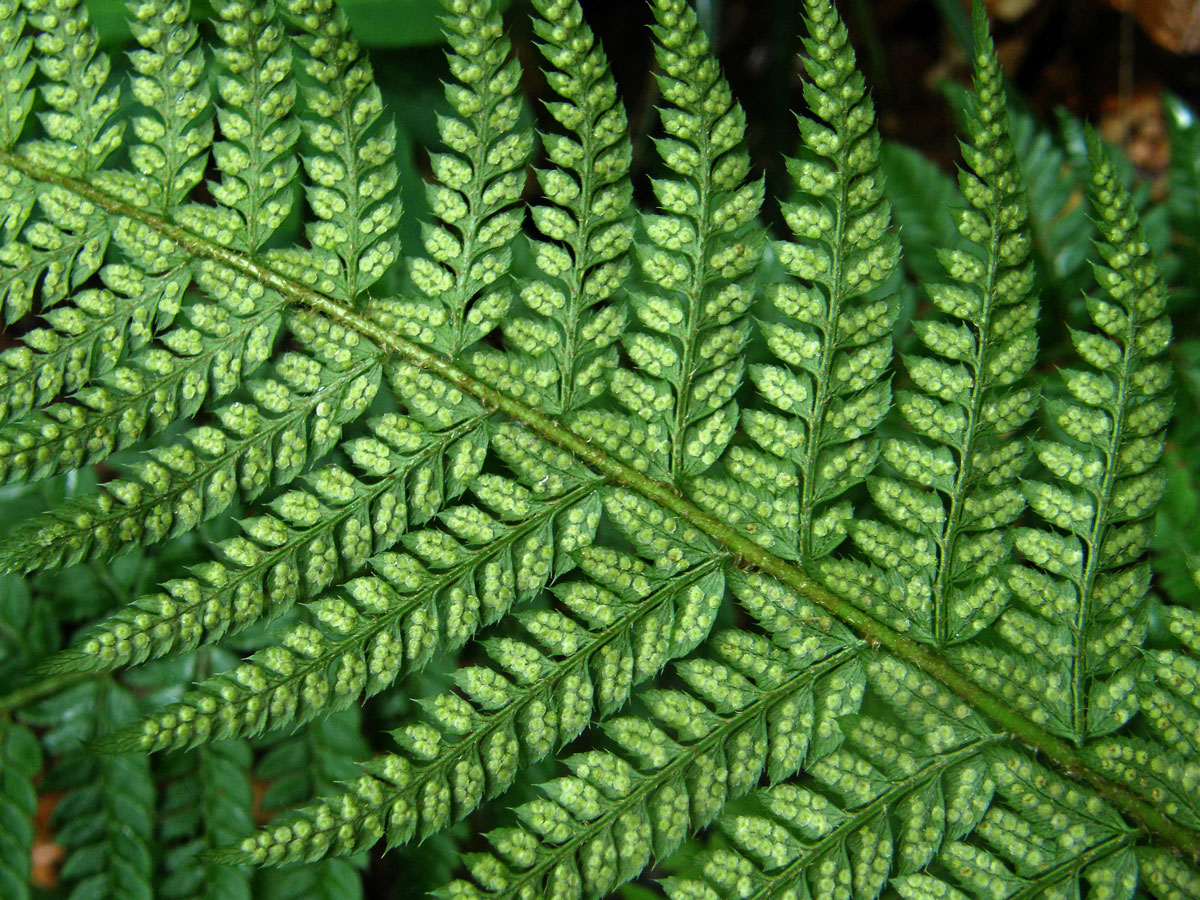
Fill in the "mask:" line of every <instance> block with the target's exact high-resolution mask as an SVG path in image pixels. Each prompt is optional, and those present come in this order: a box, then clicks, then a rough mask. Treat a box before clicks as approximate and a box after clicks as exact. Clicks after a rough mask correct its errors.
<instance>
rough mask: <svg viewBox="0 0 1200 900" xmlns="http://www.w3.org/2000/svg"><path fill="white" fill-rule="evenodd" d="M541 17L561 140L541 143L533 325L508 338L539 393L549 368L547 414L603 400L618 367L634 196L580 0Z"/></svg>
mask: <svg viewBox="0 0 1200 900" xmlns="http://www.w3.org/2000/svg"><path fill="white" fill-rule="evenodd" d="M537 9H538V17H537V18H535V19H534V29H535V30H536V32H537V34H538V36H539V37H541V38H542V41H543V43H541V44H540V45H539V49H540V50H541V52H542V56H543V57H545V59H546V61H547V63H549V64H550V66H551V67H552V68H551V69H550V70H549V71H548V72H547V80H548V81H549V82H550V84H551V86H552V87H553V88H554V89H555V91H556V92H557V93H558V95H559V97H560V98H561V99H560V100H558V101H556V102H553V103H550V104H548V105H547V109H548V110H549V111H550V114H551V115H552V116H553V117H554V120H555V121H556V122H557V123H558V125H559V127H560V128H561V129H562V132H564V133H547V134H544V135H543V139H542V143H543V145H544V146H545V148H546V153H547V156H548V158H549V162H550V165H549V166H547V167H546V168H545V169H542V170H540V171H539V172H538V181H539V182H540V184H541V186H542V191H543V193H544V196H545V198H546V199H545V202H544V203H542V204H540V205H537V206H534V207H533V209H532V217H533V221H534V224H535V225H536V226H537V228H538V230H539V232H540V233H541V235H542V239H539V240H536V241H533V242H532V244H531V246H532V250H533V259H534V262H535V264H536V265H537V267H538V270H539V275H540V277H539V278H537V279H531V280H530V281H528V282H527V283H525V284H524V285H523V286H522V287H521V291H520V298H521V302H522V303H523V305H524V306H525V307H526V308H527V309H528V310H529V312H530V313H532V314H533V317H525V316H522V317H513V318H510V319H509V320H508V321H506V322H505V325H504V335H505V340H506V342H507V344H508V345H509V346H510V347H512V348H514V349H516V350H517V351H519V352H520V353H522V354H524V355H526V356H529V357H532V359H531V361H530V364H528V365H526V366H525V369H526V370H527V371H528V372H530V373H533V374H534V377H535V384H536V380H537V378H538V377H539V376H540V375H541V372H542V368H543V367H542V366H540V365H538V364H537V362H536V361H537V360H541V359H545V358H547V357H548V358H549V360H550V361H551V362H550V365H551V368H552V369H553V370H555V372H556V375H557V379H556V380H557V387H556V390H557V395H556V396H552V397H551V398H550V402H549V407H548V408H549V409H550V411H552V412H555V413H564V412H569V411H571V410H573V409H575V408H576V407H578V406H581V405H583V404H585V403H587V402H588V401H590V400H593V399H595V398H596V397H598V396H600V394H601V393H602V392H603V390H604V373H605V372H606V371H607V370H610V369H612V367H613V366H614V365H615V364H616V347H615V343H614V342H615V341H616V339H617V337H618V335H620V333H621V332H622V331H624V329H625V324H626V321H625V320H626V317H627V313H626V311H625V306H624V304H623V303H621V302H620V301H619V300H618V299H617V295H618V293H619V291H620V289H621V286H622V285H623V283H624V282H625V280H626V278H627V277H628V275H629V271H630V269H631V262H630V260H629V254H628V251H629V248H630V245H631V244H632V242H633V223H632V220H631V216H630V205H631V203H632V195H633V186H632V184H631V183H630V179H629V164H630V144H629V135H628V125H627V122H626V118H625V108H624V106H623V105H622V103H621V101H620V100H619V99H618V97H617V86H616V83H615V82H614V81H613V78H612V75H611V73H610V72H609V69H608V61H607V60H606V59H605V56H604V51H603V49H602V48H601V47H600V46H599V43H598V42H597V41H596V39H595V37H594V36H593V35H592V32H591V30H590V29H589V28H588V26H587V25H586V24H585V23H584V21H583V14H582V12H581V11H580V8H579V5H578V4H577V3H575V2H573V0H544V2H541V3H539V4H538V6H537ZM535 317H536V318H535Z"/></svg>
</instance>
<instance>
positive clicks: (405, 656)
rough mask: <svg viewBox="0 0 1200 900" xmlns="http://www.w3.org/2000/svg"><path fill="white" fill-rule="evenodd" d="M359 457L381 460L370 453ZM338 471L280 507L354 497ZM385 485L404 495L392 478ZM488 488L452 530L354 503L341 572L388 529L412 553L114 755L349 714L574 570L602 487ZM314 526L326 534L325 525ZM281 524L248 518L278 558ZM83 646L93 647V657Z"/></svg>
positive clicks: (507, 440)
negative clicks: (373, 516) (406, 523)
mask: <svg viewBox="0 0 1200 900" xmlns="http://www.w3.org/2000/svg"><path fill="white" fill-rule="evenodd" d="M493 441H494V442H495V443H496V445H497V447H499V448H501V449H500V452H501V453H504V451H505V449H507V450H509V451H510V452H511V453H512V454H513V455H514V456H521V455H524V454H528V453H529V447H528V445H525V446H522V443H521V441H520V439H519V438H514V436H512V435H511V434H509V433H506V432H505V431H503V430H500V431H498V432H497V433H496V434H495V435H494V436H493ZM467 447H468V454H469V455H472V456H474V460H472V462H468V464H467V465H468V466H472V465H473V464H475V465H477V463H478V462H480V461H481V460H482V454H474V453H473V450H474V448H473V447H471V445H469V444H468V445H467ZM362 452H363V453H364V454H371V453H373V452H379V451H378V450H377V449H376V448H375V447H374V446H369V447H365V448H362ZM477 471H478V470H477V468H475V469H474V470H473V471H468V472H467V473H466V474H467V475H468V476H474V475H475V474H477ZM338 472H340V470H324V471H322V472H321V473H318V475H317V476H316V477H315V478H314V479H313V486H314V494H313V495H300V496H296V495H292V496H289V495H284V497H283V498H281V503H280V505H279V507H277V508H279V509H281V510H282V509H283V508H289V509H290V510H292V511H293V516H294V517H295V518H300V517H308V516H313V515H314V514H315V513H317V512H318V510H320V507H321V501H324V502H325V503H329V502H333V501H335V500H336V499H337V498H338V497H339V496H347V497H349V496H353V491H352V488H351V486H350V485H349V484H347V483H345V481H344V479H343V478H340V477H339V475H338V474H337V473H338ZM461 474H463V473H461V472H460V473H455V475H461ZM342 475H343V476H344V473H342ZM451 477H454V475H452V476H451ZM381 484H382V485H383V486H384V487H385V488H388V489H391V490H395V486H394V485H393V483H392V481H391V480H390V479H385V480H383V481H382V482H381ZM487 487H488V488H489V489H490V491H489V492H488V499H489V500H490V501H491V502H492V504H494V506H493V511H494V513H495V515H491V514H489V513H487V512H485V511H484V510H482V509H480V508H479V507H477V506H473V505H462V506H454V507H450V508H448V509H445V510H443V511H442V512H441V513H440V515H439V518H440V520H441V523H442V525H443V526H444V527H445V530H442V529H438V528H426V529H422V530H415V531H409V532H408V533H406V534H404V535H403V536H402V537H400V535H399V534H398V533H396V534H391V535H389V534H388V533H387V530H386V529H385V528H380V527H379V522H378V521H376V522H375V523H371V522H370V521H369V520H367V519H366V513H367V509H368V505H367V504H366V503H354V505H353V507H352V508H353V509H355V510H359V513H358V515H348V516H347V517H346V520H345V524H344V525H343V526H342V527H341V529H339V530H340V531H341V535H340V536H341V538H342V543H341V544H340V546H339V544H338V542H337V541H336V540H334V541H332V542H331V543H332V547H331V548H330V550H331V551H334V550H335V548H336V552H338V553H340V555H342V556H343V557H346V560H345V563H344V565H345V567H346V569H349V570H351V571H353V569H354V568H357V567H358V566H361V565H362V564H363V562H365V560H366V557H367V556H368V554H369V553H370V550H371V542H370V539H369V536H370V535H371V534H372V532H373V531H375V532H382V537H383V540H384V541H385V542H386V543H390V542H394V541H395V540H396V538H398V537H399V538H400V540H402V541H403V544H404V547H405V548H406V549H407V551H408V552H407V553H379V554H378V555H376V556H375V557H374V558H373V559H372V562H371V567H372V569H373V570H374V573H375V574H374V575H372V576H366V577H362V578H356V579H354V580H352V581H349V582H347V583H346V584H345V596H340V595H331V596H327V597H323V598H321V599H318V600H315V601H314V602H312V603H309V604H307V606H306V611H307V612H308V614H309V617H311V621H302V622H301V624H299V625H296V626H295V627H293V628H292V629H290V630H289V631H287V632H286V633H285V634H283V635H282V636H281V637H280V640H279V644H278V645H274V646H271V647H268V648H267V649H265V650H261V651H259V652H258V653H256V654H254V656H252V657H251V658H250V659H249V660H247V661H246V662H244V663H242V664H241V665H240V666H238V667H237V668H236V669H234V670H233V671H232V672H230V673H228V674H223V675H219V676H216V677H215V678H211V679H208V680H207V681H204V682H201V683H200V684H198V685H197V686H196V689H195V690H193V691H190V692H188V693H187V694H185V695H184V697H183V699H182V700H181V701H180V702H179V703H178V704H173V705H172V706H169V707H167V708H166V709H165V710H163V711H161V712H159V713H156V714H155V715H154V716H153V717H151V718H149V719H147V720H146V721H145V722H143V723H142V725H141V726H139V727H138V728H137V729H134V730H132V731H129V732H127V733H125V734H124V735H119V736H116V737H115V738H114V739H113V740H112V741H111V742H109V744H108V745H109V746H111V747H112V748H114V749H115V748H119V747H125V746H128V747H131V748H133V747H137V748H141V749H143V750H150V749H153V750H162V749H167V748H172V747H185V746H192V745H194V744H195V743H197V742H199V741H203V740H221V739H225V738H230V737H244V736H248V735H254V734H259V733H261V732H263V731H265V730H275V729H277V728H280V727H283V726H285V725H288V724H291V723H293V722H304V721H308V720H310V719H312V718H313V717H314V716H315V715H317V714H318V713H321V712H323V711H325V710H327V709H343V708H345V707H346V706H348V705H349V704H350V703H352V702H354V701H355V700H357V699H358V698H359V697H363V696H370V695H372V694H375V693H377V692H378V691H380V690H381V689H383V688H385V687H388V686H389V685H390V684H391V683H392V682H393V681H394V680H395V679H396V678H397V677H398V675H399V674H400V672H401V670H406V671H413V670H415V669H419V668H421V667H422V666H424V665H425V664H426V663H427V662H428V661H429V659H430V658H431V657H432V655H433V654H434V652H435V651H436V650H438V649H439V648H457V647H459V646H461V645H462V644H463V643H464V642H465V641H466V640H467V639H468V638H470V637H471V636H472V634H473V633H474V632H475V630H476V629H477V628H478V627H479V626H480V625H482V624H487V623H490V622H492V621H495V620H496V619H497V618H499V617H500V616H502V615H504V614H505V613H507V612H508V610H509V609H510V608H511V607H512V606H513V605H514V604H516V603H518V602H521V601H523V600H525V599H528V598H529V597H530V596H532V595H533V594H534V593H536V592H537V591H539V590H541V589H542V588H543V587H544V586H545V585H546V582H547V581H548V580H549V579H550V577H551V576H552V575H553V574H560V573H561V572H562V571H564V570H566V569H569V568H570V563H569V562H568V561H567V559H568V558H567V557H566V556H565V555H566V554H569V553H570V551H572V550H574V549H575V548H577V547H580V546H583V545H585V544H587V543H589V542H590V541H591V539H592V536H593V534H594V531H595V528H596V526H597V524H598V523H599V513H600V510H599V502H598V498H597V497H596V496H595V488H596V482H595V480H594V479H591V480H588V481H580V482H575V483H565V484H563V485H562V487H561V490H560V491H559V492H557V493H556V495H555V496H553V497H549V498H545V499H542V498H536V499H535V498H530V497H528V494H527V491H526V490H525V488H523V487H522V486H521V485H520V484H517V483H514V482H511V481H507V480H506V479H503V478H499V477H497V478H494V479H491V480H489V481H488V482H487ZM379 493H383V491H380V492H379ZM481 493H482V490H481ZM392 496H394V495H392ZM372 499H374V498H372ZM374 506H375V508H376V509H378V508H380V507H384V508H386V507H388V506H389V504H386V503H375V504H374ZM400 509H402V507H400V506H399V504H396V506H395V507H393V508H391V509H387V512H385V513H384V517H385V518H386V519H388V520H390V522H388V523H387V524H391V525H393V526H400V525H402V524H403V521H402V518H401V515H400V514H399V510H400ZM318 521H322V522H323V525H324V527H328V526H329V523H330V517H329V516H324V517H321V518H319V519H318ZM282 524H283V523H282V522H280V521H279V520H271V519H268V518H266V517H264V518H262V519H259V520H257V521H255V520H250V521H249V522H247V523H246V525H247V533H248V535H249V536H250V537H251V538H255V539H257V540H258V541H259V543H260V544H261V545H265V547H268V548H269V547H271V545H273V544H276V543H278V542H279V541H280V536H279V535H278V534H277V531H278V530H280V526H282ZM237 546H238V549H239V550H240V551H241V552H244V553H247V554H250V553H254V552H258V553H262V550H260V549H259V548H258V547H256V546H255V545H253V544H251V543H250V542H249V541H245V540H244V539H243V541H242V543H241V544H240V545H237ZM314 549H315V548H314ZM334 558H335V554H334V552H329V553H327V554H326V555H325V558H321V557H319V556H314V557H312V558H310V559H309V561H308V566H309V571H311V567H312V566H313V564H314V563H315V565H316V566H317V567H319V568H321V569H323V570H325V571H323V572H322V574H321V575H320V576H319V577H320V583H325V584H327V583H329V582H330V581H332V580H333V576H334V571H335V565H336V563H335V562H334ZM299 559H300V557H299V555H298V554H297V556H296V561H297V562H299ZM301 571H303V570H301ZM308 574H309V572H304V575H305V576H307V575H308ZM272 588H273V590H272V596H271V600H272V601H273V602H278V600H279V597H278V594H279V593H280V592H281V591H282V592H285V593H286V591H287V588H288V586H287V585H286V584H285V585H282V586H279V587H276V586H275V585H272ZM310 590H311V589H310ZM91 640H92V641H95V642H96V643H97V644H99V645H100V653H103V652H104V650H105V649H107V648H106V647H105V645H104V644H101V643H100V640H99V639H98V638H93V639H91ZM89 646H90V642H89ZM88 649H89V647H87V646H85V648H84V652H85V653H86V652H87V651H88ZM119 649H120V648H119V645H118V650H119Z"/></svg>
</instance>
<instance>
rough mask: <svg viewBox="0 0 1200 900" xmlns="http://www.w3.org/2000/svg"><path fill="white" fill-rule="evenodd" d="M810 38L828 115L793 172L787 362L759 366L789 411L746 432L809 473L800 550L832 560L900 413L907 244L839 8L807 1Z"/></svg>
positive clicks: (811, 69) (807, 139)
mask: <svg viewBox="0 0 1200 900" xmlns="http://www.w3.org/2000/svg"><path fill="white" fill-rule="evenodd" d="M805 18H806V22H807V25H808V29H809V34H810V37H809V38H808V39H807V43H806V46H807V47H808V50H809V54H808V56H807V57H806V58H805V59H804V65H805V68H806V70H807V72H808V76H809V78H810V79H811V80H810V82H809V83H808V84H807V85H806V87H805V96H806V98H807V99H808V103H809V106H810V108H811V109H812V111H813V113H814V114H815V115H816V116H818V117H819V120H817V119H803V118H802V119H799V122H800V136H801V144H802V146H803V148H804V153H805V155H804V156H802V157H800V158H797V159H793V160H791V161H790V162H789V164H788V168H789V170H790V172H791V174H792V178H793V181H794V183H795V185H796V187H797V189H798V190H799V191H800V199H799V200H797V201H796V202H794V203H791V204H785V205H784V217H785V219H786V220H787V223H788V227H789V228H790V229H791V231H792V232H793V234H794V235H795V237H796V241H795V242H781V243H778V244H776V255H777V256H778V257H779V260H780V262H781V263H782V264H783V266H784V268H785V269H786V270H787V271H788V272H789V273H790V274H791V275H793V276H795V277H796V278H797V279H800V280H799V281H798V282H797V281H791V282H787V283H784V284H781V285H778V286H775V287H774V288H773V291H774V292H773V294H772V295H771V303H772V306H773V307H774V310H775V313H776V315H775V316H773V317H772V319H771V320H770V321H766V322H763V323H762V325H761V328H762V331H763V337H764V338H765V340H766V343H767V346H768V347H769V348H770V350H771V352H772V353H773V354H774V355H775V357H777V358H778V359H779V360H780V361H781V362H782V363H783V365H760V366H757V367H754V368H752V369H751V378H752V379H753V381H754V384H755V386H756V387H757V388H758V392H759V395H760V396H761V397H762V398H763V399H764V400H766V401H767V402H768V403H769V404H771V406H772V407H774V408H775V409H776V410H778V411H779V412H774V411H767V410H765V409H753V410H747V411H746V413H744V415H743V422H744V425H745V428H746V431H747V433H748V434H749V435H750V437H751V439H752V440H754V441H755V442H756V443H757V444H758V445H759V446H760V447H762V448H763V449H764V450H766V451H768V452H770V453H773V454H775V455H777V456H780V457H783V458H784V459H787V460H790V461H792V462H793V463H795V465H796V468H797V470H798V472H799V475H800V497H799V508H798V522H797V523H796V526H797V527H795V528H792V529H791V530H792V531H793V532H798V536H799V540H798V545H799V546H798V553H799V557H800V558H801V559H803V560H811V559H816V558H819V557H822V556H825V555H827V554H828V553H829V552H830V551H831V550H832V549H833V548H834V547H836V546H837V545H838V544H839V543H840V542H841V540H842V539H843V538H844V537H845V534H846V523H847V521H848V520H849V518H850V515H851V512H850V507H849V505H848V504H847V503H845V502H842V503H838V502H836V501H837V500H838V498H839V497H841V496H842V495H843V494H844V493H845V492H846V491H847V490H848V489H849V488H851V487H852V486H854V485H855V484H858V483H860V482H861V481H862V480H863V479H864V478H865V477H866V475H867V473H868V472H870V470H871V469H872V468H873V466H874V462H875V458H876V454H877V449H876V444H875V441H874V440H873V439H872V438H870V437H866V435H869V434H870V433H871V432H872V431H874V429H875V427H876V426H877V425H878V424H879V422H880V420H881V419H882V418H883V416H884V414H885V413H886V412H887V410H888V406H889V404H890V400H891V396H890V389H889V386H888V383H887V381H886V380H885V379H884V372H885V371H886V369H887V366H888V364H889V362H890V361H891V332H892V329H893V327H894V325H895V316H896V304H895V302H894V300H892V299H889V298H888V297H886V296H881V294H880V291H879V290H877V289H879V288H880V287H881V286H882V285H883V284H884V283H885V282H887V281H888V280H889V279H890V278H891V276H892V274H893V273H894V272H895V271H896V267H897V262H898V259H899V252H900V247H899V242H898V241H897V239H896V235H895V234H894V232H892V231H891V229H890V222H891V210H890V207H889V205H888V203H887V201H886V200H884V198H883V178H882V172H881V169H880V160H879V134H878V132H877V130H876V127H875V113H874V108H873V106H872V104H871V100H870V98H869V97H867V95H866V87H865V85H864V83H863V78H862V75H860V74H859V73H858V71H857V70H856V69H855V66H854V52H853V50H851V49H850V45H849V42H848V37H847V34H846V29H845V26H844V25H843V24H842V22H841V20H840V19H839V18H838V16H837V13H836V12H835V11H834V10H833V9H832V8H831V7H829V6H828V5H826V4H823V3H817V2H810V3H807V4H806V5H805Z"/></svg>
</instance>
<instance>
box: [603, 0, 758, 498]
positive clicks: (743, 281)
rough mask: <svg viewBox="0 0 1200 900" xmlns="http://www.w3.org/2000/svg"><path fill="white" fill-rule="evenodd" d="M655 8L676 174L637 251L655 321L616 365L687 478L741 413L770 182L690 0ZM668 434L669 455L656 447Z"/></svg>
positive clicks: (661, 183)
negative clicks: (756, 224) (759, 222)
mask: <svg viewBox="0 0 1200 900" xmlns="http://www.w3.org/2000/svg"><path fill="white" fill-rule="evenodd" d="M653 10H654V15H655V19H656V21H657V22H658V24H657V25H656V26H654V33H655V38H656V43H655V56H656V58H657V60H658V64H659V67H660V69H661V70H662V71H661V73H660V74H659V79H658V80H659V86H660V89H661V91H662V96H663V99H664V100H665V101H666V102H667V103H668V104H670V105H669V106H668V107H666V108H664V109H663V111H662V121H663V129H664V131H666V133H667V135H668V136H667V137H665V138H660V139H658V140H657V146H658V152H659V156H660V157H661V158H662V161H663V163H664V165H666V167H667V168H668V169H669V170H670V171H671V172H672V173H674V174H673V177H670V178H664V179H659V180H655V181H654V193H655V196H656V197H657V198H658V202H659V204H660V206H661V208H662V210H663V212H662V214H660V215H646V216H644V217H643V226H644V228H645V231H646V236H647V237H648V238H649V240H650V242H651V244H650V246H647V247H639V248H638V249H639V254H638V255H639V262H640V265H641V272H642V276H643V278H644V279H645V282H646V284H647V285H648V287H649V288H650V290H649V292H647V293H638V294H636V295H635V296H634V297H633V310H634V312H635V314H636V316H637V320H638V322H639V323H640V324H641V325H642V326H643V327H644V328H646V329H647V331H643V332H633V333H629V334H627V335H625V337H624V338H623V341H622V342H623V344H624V347H625V352H626V353H628V354H629V357H630V359H632V360H633V363H634V365H635V366H636V370H633V369H617V370H616V371H614V372H613V374H612V378H611V387H612V390H613V392H614V394H615V395H616V397H617V399H618V400H619V401H620V402H621V403H622V404H623V405H624V406H626V407H627V408H628V409H629V410H630V411H631V412H632V413H634V414H636V415H638V416H640V417H641V418H643V419H644V420H645V421H646V426H645V428H646V434H647V438H648V439H647V445H646V447H644V448H643V449H644V450H645V451H646V452H645V454H644V455H645V456H646V458H647V459H648V460H651V461H652V462H651V471H654V472H655V474H662V475H663V476H664V477H666V478H668V479H670V480H672V481H676V482H679V481H682V480H683V479H684V478H686V477H689V476H692V475H696V474H699V473H700V472H702V471H704V470H705V469H707V468H709V467H710V466H711V465H712V464H713V463H714V462H715V461H716V460H717V458H718V457H719V456H720V455H721V453H722V452H723V451H724V449H725V446H726V445H727V444H728V443H729V440H730V439H731V438H732V437H733V432H734V428H735V426H736V424H737V406H736V404H735V403H734V401H733V395H734V393H735V392H736V391H737V389H738V386H739V385H740V384H741V380H742V372H743V369H744V365H743V363H742V362H741V360H740V356H741V350H742V348H743V346H744V345H745V343H746V339H747V337H748V331H749V330H748V326H747V323H746V321H745V314H746V311H747V310H748V309H749V306H750V302H751V300H752V299H753V287H752V284H751V274H752V272H753V270H754V265H755V261H756V260H757V258H758V255H759V251H760V245H761V235H760V234H758V233H756V231H755V229H753V228H751V227H750V224H751V223H752V222H753V221H754V218H755V216H757V215H758V211H759V208H760V207H761V206H762V192H763V187H762V181H761V180H757V181H752V182H749V183H747V181H746V178H747V174H748V172H749V169H750V160H749V157H748V155H747V153H746V150H745V147H744V145H743V139H744V135H745V114H744V113H743V112H742V108H741V106H739V105H738V103H737V102H736V101H735V100H734V99H733V95H732V93H731V92H730V90H729V85H728V84H727V83H726V81H725V78H724V76H723V75H722V74H721V70H720V67H719V66H718V64H717V61H716V59H715V58H714V56H713V54H712V49H711V48H710V47H709V43H708V39H707V38H706V37H705V35H704V32H703V31H701V29H700V25H699V22H698V21H697V19H696V14H695V12H693V10H692V8H691V7H690V6H688V5H687V3H686V2H684V0H655V3H654V4H653ZM625 431H626V433H627V434H633V433H636V432H634V431H631V429H630V427H626V428H625ZM651 442H653V443H651ZM664 445H665V450H666V456H665V458H663V456H662V454H659V453H655V452H653V448H655V447H661V446H664Z"/></svg>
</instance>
